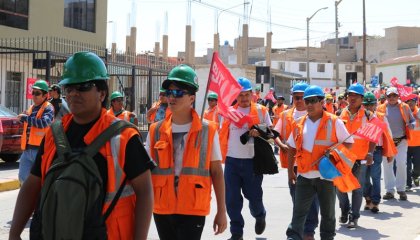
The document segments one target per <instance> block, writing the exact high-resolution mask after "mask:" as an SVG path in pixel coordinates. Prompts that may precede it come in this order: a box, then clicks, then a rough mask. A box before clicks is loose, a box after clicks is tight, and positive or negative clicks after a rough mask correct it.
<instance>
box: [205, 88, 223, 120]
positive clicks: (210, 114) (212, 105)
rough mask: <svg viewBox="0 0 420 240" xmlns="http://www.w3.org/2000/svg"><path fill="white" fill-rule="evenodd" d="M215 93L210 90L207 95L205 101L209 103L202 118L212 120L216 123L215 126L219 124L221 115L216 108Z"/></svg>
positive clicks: (216, 96)
mask: <svg viewBox="0 0 420 240" xmlns="http://www.w3.org/2000/svg"><path fill="white" fill-rule="evenodd" d="M218 97H219V96H218V95H217V93H214V92H211V93H209V94H208V96H207V102H208V104H209V108H208V109H207V110H206V111H205V112H204V116H203V117H204V119H207V120H209V121H213V122H215V123H217V126H219V122H220V118H221V115H220V114H219V111H218V110H217V99H218Z"/></svg>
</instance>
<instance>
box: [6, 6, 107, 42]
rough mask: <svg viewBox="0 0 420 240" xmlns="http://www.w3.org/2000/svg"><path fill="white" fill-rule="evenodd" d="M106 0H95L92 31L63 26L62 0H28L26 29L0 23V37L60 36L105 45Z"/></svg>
mask: <svg viewBox="0 0 420 240" xmlns="http://www.w3.org/2000/svg"><path fill="white" fill-rule="evenodd" d="M107 2H108V1H107V0H96V13H95V14H96V23H95V24H96V27H95V29H96V31H95V32H94V33H92V32H87V31H82V30H78V29H73V28H68V27H64V1H57V0H42V1H29V14H28V15H29V23H28V30H23V29H18V28H12V27H8V26H4V25H0V32H1V37H4V38H19V37H22V38H28V37H38V36H40V37H42V36H44V37H49V36H53V37H60V38H65V39H69V40H74V41H78V42H85V43H89V44H94V45H99V46H104V47H105V46H106V24H107V4H108V3H107Z"/></svg>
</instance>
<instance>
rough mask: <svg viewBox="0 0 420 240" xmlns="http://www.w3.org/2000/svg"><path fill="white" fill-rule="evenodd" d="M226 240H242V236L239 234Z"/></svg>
mask: <svg viewBox="0 0 420 240" xmlns="http://www.w3.org/2000/svg"><path fill="white" fill-rule="evenodd" d="M228 240H244V238H243V237H242V235H239V234H232V237H230V238H229V239H228Z"/></svg>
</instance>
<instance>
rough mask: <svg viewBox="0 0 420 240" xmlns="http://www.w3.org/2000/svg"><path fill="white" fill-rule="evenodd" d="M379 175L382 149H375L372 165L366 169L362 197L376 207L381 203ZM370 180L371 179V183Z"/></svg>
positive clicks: (380, 172)
mask: <svg viewBox="0 0 420 240" xmlns="http://www.w3.org/2000/svg"><path fill="white" fill-rule="evenodd" d="M381 174H382V147H376V149H375V151H374V152H373V164H372V165H371V166H367V168H366V179H365V184H364V186H363V196H365V197H368V198H370V199H371V200H372V203H373V204H376V205H377V204H379V203H380V202H381ZM370 179H372V183H371V182H370Z"/></svg>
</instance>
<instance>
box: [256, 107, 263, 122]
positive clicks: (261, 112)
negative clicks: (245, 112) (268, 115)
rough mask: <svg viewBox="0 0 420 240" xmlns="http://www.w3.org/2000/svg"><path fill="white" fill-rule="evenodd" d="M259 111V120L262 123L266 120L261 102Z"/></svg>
mask: <svg viewBox="0 0 420 240" xmlns="http://www.w3.org/2000/svg"><path fill="white" fill-rule="evenodd" d="M257 113H258V120H259V121H260V123H262V122H263V120H264V115H263V111H262V107H261V105H260V104H257Z"/></svg>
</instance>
